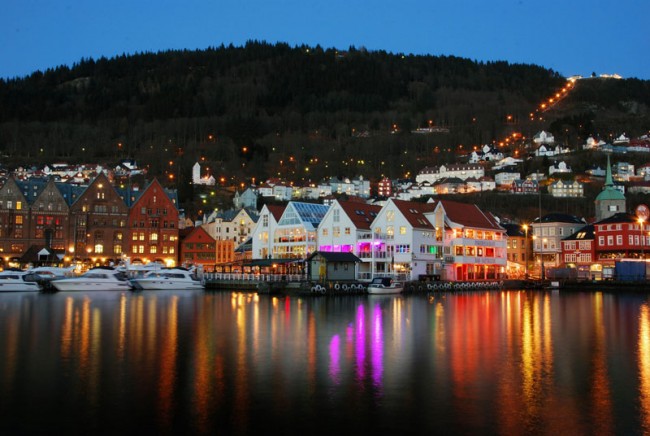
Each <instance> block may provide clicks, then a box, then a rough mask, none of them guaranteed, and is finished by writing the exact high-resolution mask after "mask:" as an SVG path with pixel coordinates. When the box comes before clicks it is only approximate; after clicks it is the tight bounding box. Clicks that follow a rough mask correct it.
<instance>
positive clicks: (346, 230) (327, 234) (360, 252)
mask: <svg viewBox="0 0 650 436" xmlns="http://www.w3.org/2000/svg"><path fill="white" fill-rule="evenodd" d="M380 210H381V207H380V206H376V205H372V204H367V203H361V202H357V201H342V200H334V202H333V203H332V205H331V206H330V207H329V210H328V211H327V213H326V214H325V216H324V217H323V219H322V221H321V222H320V224H319V225H318V250H319V251H321V252H341V253H354V254H355V255H356V256H357V257H359V259H360V260H361V261H360V263H358V264H357V268H358V270H357V275H358V278H360V279H370V278H372V266H373V256H372V254H373V246H372V228H371V225H372V222H373V221H374V220H375V218H376V217H377V214H378V213H379V211H380Z"/></svg>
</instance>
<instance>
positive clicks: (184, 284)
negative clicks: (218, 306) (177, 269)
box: [131, 279, 204, 291]
mask: <svg viewBox="0 0 650 436" xmlns="http://www.w3.org/2000/svg"><path fill="white" fill-rule="evenodd" d="M131 284H132V286H133V289H138V290H143V291H184V290H193V289H204V286H203V284H202V283H201V282H196V281H184V280H159V279H131Z"/></svg>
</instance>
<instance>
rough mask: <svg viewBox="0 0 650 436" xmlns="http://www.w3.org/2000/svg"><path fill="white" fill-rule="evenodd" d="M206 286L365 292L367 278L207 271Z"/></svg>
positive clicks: (463, 286) (469, 285)
mask: <svg viewBox="0 0 650 436" xmlns="http://www.w3.org/2000/svg"><path fill="white" fill-rule="evenodd" d="M203 280H204V283H205V289H206V290H230V291H232V290H235V291H237V290H241V291H252V292H258V293H263V294H268V293H282V292H284V293H298V294H314V295H345V294H365V293H366V288H367V285H368V282H367V281H359V280H353V281H331V280H330V281H313V280H308V279H307V278H305V276H304V275H300V274H250V273H204V275H203ZM503 288H504V283H503V281H485V282H443V281H429V282H423V281H419V280H413V281H405V282H404V291H405V292H430V291H443V292H444V291H466V290H467V291H471V290H495V289H503Z"/></svg>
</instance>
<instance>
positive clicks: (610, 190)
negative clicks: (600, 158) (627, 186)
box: [596, 155, 625, 201]
mask: <svg viewBox="0 0 650 436" xmlns="http://www.w3.org/2000/svg"><path fill="white" fill-rule="evenodd" d="M603 200H610V201H611V200H623V201H624V200H625V195H623V193H622V192H621V191H619V190H618V189H616V188H615V187H614V180H613V179H612V166H611V165H610V163H609V155H607V173H606V174H605V188H604V189H603V190H602V191H601V192H600V194H598V196H597V197H596V201H603Z"/></svg>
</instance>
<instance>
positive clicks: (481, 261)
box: [414, 200, 507, 281]
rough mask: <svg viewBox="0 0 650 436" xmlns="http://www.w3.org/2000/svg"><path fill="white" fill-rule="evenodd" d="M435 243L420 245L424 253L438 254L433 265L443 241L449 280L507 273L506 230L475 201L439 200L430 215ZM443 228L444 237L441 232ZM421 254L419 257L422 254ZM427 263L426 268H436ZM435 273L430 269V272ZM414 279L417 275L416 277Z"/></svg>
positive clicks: (471, 279) (437, 257)
mask: <svg viewBox="0 0 650 436" xmlns="http://www.w3.org/2000/svg"><path fill="white" fill-rule="evenodd" d="M430 219H431V222H432V223H433V225H434V229H435V240H436V245H435V246H434V247H429V246H423V245H420V247H419V252H420V255H421V254H422V253H423V252H428V253H433V254H435V259H436V261H434V262H433V263H432V265H431V267H433V268H436V269H437V267H438V262H437V259H439V258H441V256H440V255H439V254H438V253H439V250H440V247H439V244H440V243H441V242H442V244H441V245H442V260H443V262H444V264H443V267H444V275H443V277H444V278H446V279H447V280H457V281H476V280H479V281H480V280H498V279H500V278H503V277H504V276H505V272H506V264H507V248H506V240H507V235H506V230H505V229H504V228H503V227H502V226H500V225H499V222H498V221H497V219H496V218H495V217H494V216H493V215H492V214H491V213H489V212H485V211H482V210H481V209H479V207H478V206H476V205H474V204H466V203H459V202H455V201H447V200H440V201H439V202H438V203H437V204H436V208H435V211H434V213H433V215H432V216H431V218H430ZM443 230H444V239H442V241H438V239H440V235H439V232H441V231H443ZM420 255H418V256H420ZM433 268H430V267H429V266H428V265H427V269H433ZM431 273H433V274H435V272H433V271H427V274H431ZM414 278H417V276H415V277H414Z"/></svg>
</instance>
